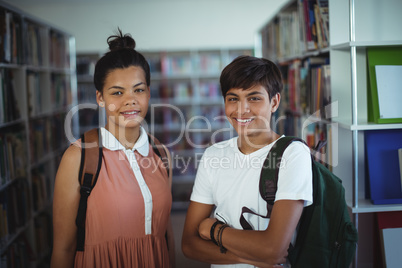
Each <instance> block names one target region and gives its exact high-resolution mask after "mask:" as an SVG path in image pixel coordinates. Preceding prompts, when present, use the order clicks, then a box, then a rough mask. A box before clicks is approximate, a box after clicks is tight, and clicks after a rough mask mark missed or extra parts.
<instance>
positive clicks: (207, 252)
mask: <svg viewBox="0 0 402 268" xmlns="http://www.w3.org/2000/svg"><path fill="white" fill-rule="evenodd" d="M220 83H221V90H222V95H223V97H224V101H225V114H226V116H227V118H228V120H229V122H230V123H231V124H232V126H233V127H234V129H235V130H236V132H237V134H238V137H235V138H232V139H229V140H226V141H223V142H220V143H216V144H214V145H212V146H211V147H209V148H208V149H207V150H206V151H205V153H204V155H203V157H202V159H201V162H200V165H199V167H198V171H197V176H196V179H195V184H194V188H193V193H192V195H191V203H190V206H189V208H188V211H187V217H186V222H185V226H184V230H183V240H182V250H183V253H184V254H185V256H187V257H189V258H192V259H196V260H199V261H203V262H207V263H211V264H213V265H211V267H236V268H238V267H290V266H289V264H288V263H287V259H286V256H287V249H288V247H289V244H290V243H291V242H292V243H294V238H295V236H296V235H295V233H296V229H297V225H298V222H299V219H300V216H301V214H302V211H303V207H304V206H308V205H310V204H311V203H312V172H311V157H310V151H309V149H308V148H307V146H305V145H304V144H302V143H300V142H293V143H292V144H291V145H290V146H289V147H288V148H287V149H286V150H285V152H284V155H283V158H282V161H281V167H280V171H279V179H278V190H277V193H276V199H275V203H274V206H273V210H272V213H271V216H270V219H266V218H263V217H258V216H255V215H252V214H245V215H244V216H245V217H246V220H247V222H248V223H249V224H250V225H251V226H252V228H253V230H243V229H242V227H241V225H240V216H241V211H242V208H243V207H247V208H249V209H251V210H252V211H253V212H255V213H258V214H260V215H267V205H266V202H265V201H264V200H263V199H262V197H261V196H260V194H259V179H260V173H261V168H262V166H263V163H264V160H265V158H266V156H267V154H268V152H269V150H270V149H271V148H272V146H273V145H274V144H275V142H276V141H277V140H278V139H279V138H280V136H279V135H278V134H277V133H275V132H274V131H272V130H271V127H270V123H271V117H272V113H274V112H275V111H276V110H277V109H278V106H279V103H280V98H281V97H280V96H281V95H280V92H281V90H282V87H283V85H282V77H281V74H280V71H279V69H278V68H277V66H276V65H275V64H274V63H272V62H271V61H269V60H266V59H261V58H255V57H250V56H241V57H238V58H236V59H235V60H234V61H233V62H232V63H230V64H229V65H228V66H226V68H225V69H224V70H223V71H222V74H221V78H220ZM214 209H215V211H214V212H213V210H214ZM212 212H213V214H212V215H213V217H211V213H212Z"/></svg>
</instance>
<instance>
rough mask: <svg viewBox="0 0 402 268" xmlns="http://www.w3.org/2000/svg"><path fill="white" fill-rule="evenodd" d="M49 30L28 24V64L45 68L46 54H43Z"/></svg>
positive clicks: (26, 53) (26, 51)
mask: <svg viewBox="0 0 402 268" xmlns="http://www.w3.org/2000/svg"><path fill="white" fill-rule="evenodd" d="M46 31H47V30H46V29H45V28H42V27H40V26H39V25H36V24H28V25H27V32H26V36H27V38H26V41H27V45H25V46H24V47H25V55H26V64H28V65H34V66H43V65H44V64H45V63H46V59H45V57H46V54H45V53H43V51H42V50H43V46H44V45H45V44H46V42H47V32H46Z"/></svg>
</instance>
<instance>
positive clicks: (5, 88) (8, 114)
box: [0, 69, 23, 124]
mask: <svg viewBox="0 0 402 268" xmlns="http://www.w3.org/2000/svg"><path fill="white" fill-rule="evenodd" d="M14 75H15V71H14V70H11V69H0V124H2V123H6V122H11V121H14V120H17V119H20V117H21V112H20V105H23V103H19V101H20V100H21V98H19V99H17V96H16V92H15V89H16V88H15V78H14Z"/></svg>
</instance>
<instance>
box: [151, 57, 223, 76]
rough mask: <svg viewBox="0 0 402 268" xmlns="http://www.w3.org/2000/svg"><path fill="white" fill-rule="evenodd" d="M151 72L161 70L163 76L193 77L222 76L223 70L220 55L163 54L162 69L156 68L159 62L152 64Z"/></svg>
mask: <svg viewBox="0 0 402 268" xmlns="http://www.w3.org/2000/svg"><path fill="white" fill-rule="evenodd" d="M152 63H153V65H152V66H154V67H153V68H151V70H160V71H161V73H162V75H165V76H170V75H191V74H193V73H197V74H214V75H216V74H218V75H219V74H220V71H221V70H222V68H223V63H222V58H221V55H220V53H219V52H218V53H199V54H198V55H191V54H163V55H162V57H161V59H160V64H161V67H160V68H159V67H157V66H155V65H156V64H158V63H159V62H158V61H154V62H152Z"/></svg>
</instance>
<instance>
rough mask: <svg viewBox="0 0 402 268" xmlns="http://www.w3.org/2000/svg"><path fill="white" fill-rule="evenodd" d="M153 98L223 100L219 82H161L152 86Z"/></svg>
mask: <svg viewBox="0 0 402 268" xmlns="http://www.w3.org/2000/svg"><path fill="white" fill-rule="evenodd" d="M151 96H152V97H153V98H162V99H170V98H174V99H175V100H178V101H180V100H189V99H194V98H195V97H200V98H213V99H218V98H221V96H222V95H221V91H220V86H219V81H216V80H200V81H199V82H197V83H195V84H194V83H193V82H192V81H174V82H170V83H168V82H161V83H155V84H153V85H151Z"/></svg>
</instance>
